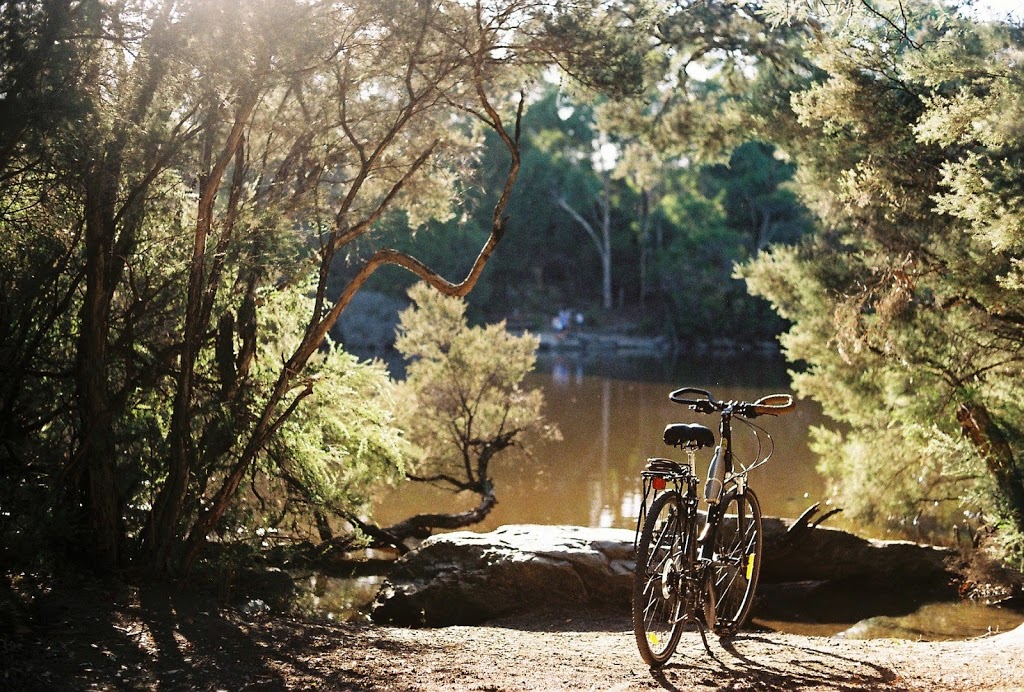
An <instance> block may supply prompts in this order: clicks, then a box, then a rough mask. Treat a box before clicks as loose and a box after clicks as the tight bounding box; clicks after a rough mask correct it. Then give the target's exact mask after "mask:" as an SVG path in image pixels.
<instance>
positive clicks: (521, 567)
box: [372, 518, 957, 626]
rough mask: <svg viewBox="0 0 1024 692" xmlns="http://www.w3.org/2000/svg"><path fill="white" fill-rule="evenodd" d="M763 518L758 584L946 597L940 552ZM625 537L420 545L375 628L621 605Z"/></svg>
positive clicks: (569, 533) (625, 603)
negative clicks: (811, 585) (835, 586)
mask: <svg viewBox="0 0 1024 692" xmlns="http://www.w3.org/2000/svg"><path fill="white" fill-rule="evenodd" d="M791 526H792V522H788V521H785V520H782V519H771V518H766V519H765V525H764V536H765V539H764V540H765V544H764V558H763V563H762V572H761V574H762V581H763V582H765V583H772V582H775V583H779V582H805V583H806V582H828V583H833V584H841V585H845V586H846V587H848V588H852V589H854V590H857V589H860V590H865V591H866V590H872V589H874V590H877V589H887V590H890V591H892V590H900V589H912V590H914V591H915V592H916V593H918V594H919V595H920V594H921V593H922V592H924V591H928V592H931V593H934V594H935V596H936V597H943V596H945V597H949V596H952V595H954V594H955V591H954V590H953V589H954V587H953V586H952V583H953V581H954V580H955V578H956V576H957V575H956V574H955V573H954V571H953V569H952V567H951V566H949V563H950V561H951V560H950V558H951V557H952V556H953V554H952V552H951V551H949V550H948V549H943V548H934V547H931V546H920V545H916V544H914V543H909V542H905V541H872V540H867V539H864V538H861V537H858V536H855V535H853V534H850V533H847V532H845V531H840V530H837V529H827V528H821V527H814V528H810V527H807V526H800V527H798V529H797V530H793V531H790V530H789V529H790V527H791ZM633 568H634V554H633V531H631V530H628V529H599V528H585V527H580V526H541V525H511V526H503V527H501V528H499V529H497V530H495V531H492V532H490V533H473V532H470V531H460V532H456V533H448V534H442V535H439V536H435V537H433V538H430V539H428V540H426V541H424V542H423V544H422V545H421V546H420V547H419V548H417V549H416V550H414V551H412V552H410V553H409V554H407V555H406V556H404V557H402V558H401V559H400V560H399V561H398V562H397V563H396V565H395V568H394V570H393V571H392V573H391V575H390V576H389V578H388V580H387V581H386V582H385V583H384V585H383V586H382V587H381V590H380V592H379V593H378V595H377V598H376V600H375V602H374V605H373V610H372V617H373V619H374V620H375V621H377V622H385V623H392V624H400V625H431V626H435V625H453V624H476V623H479V622H482V621H484V620H488V619H491V618H495V617H501V616H506V615H511V614H515V613H520V612H525V611H528V610H531V609H537V608H548V607H558V608H595V607H599V608H615V609H628V608H629V603H630V599H631V594H632V584H633Z"/></svg>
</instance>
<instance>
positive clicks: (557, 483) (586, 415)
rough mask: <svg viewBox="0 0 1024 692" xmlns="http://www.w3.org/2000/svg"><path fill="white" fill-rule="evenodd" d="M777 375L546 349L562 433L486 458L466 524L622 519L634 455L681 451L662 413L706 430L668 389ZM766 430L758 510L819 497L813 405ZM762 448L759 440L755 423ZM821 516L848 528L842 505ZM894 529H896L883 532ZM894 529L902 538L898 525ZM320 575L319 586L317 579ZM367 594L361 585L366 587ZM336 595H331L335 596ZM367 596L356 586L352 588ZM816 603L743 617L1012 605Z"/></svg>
mask: <svg viewBox="0 0 1024 692" xmlns="http://www.w3.org/2000/svg"><path fill="white" fill-rule="evenodd" d="M788 381H789V378H788V376H787V374H786V369H785V364H784V363H783V362H782V361H781V360H766V359H756V358H750V359H735V360H730V361H717V362H716V361H710V362H709V361H707V360H702V361H701V362H700V363H699V364H696V363H695V361H694V360H691V359H685V358H681V359H678V360H672V359H665V358H647V359H630V360H623V359H605V360H585V359H582V358H571V357H565V356H547V357H543V358H541V359H540V360H539V362H538V368H537V372H536V373H535V374H533V375H531V377H530V378H529V381H528V382H527V386H530V387H540V388H542V389H543V390H544V395H545V400H546V415H547V417H548V419H549V420H550V421H551V422H553V423H555V424H556V425H557V426H558V428H559V429H560V431H561V433H562V439H561V440H560V441H557V442H545V443H541V444H535V445H533V447H532V450H531V454H530V455H529V456H520V457H519V458H515V459H511V458H506V459H504V460H499V461H498V462H496V463H495V465H494V468H493V476H494V481H495V486H496V491H497V496H498V504H497V506H496V507H495V508H494V510H493V511H492V512H491V514H490V515H489V516H488V517H487V519H486V520H485V521H484V522H482V523H481V524H478V525H475V526H473V527H471V530H473V531H490V530H492V529H495V528H497V527H498V526H501V525H504V524H524V523H531V524H572V525H581V526H600V527H616V528H626V529H632V528H634V527H635V522H636V516H637V511H638V509H639V503H640V499H641V489H640V471H641V469H642V468H643V466H644V464H645V462H646V459H647V458H648V457H652V456H667V457H669V458H674V459H679V460H685V454H684V453H682V452H681V451H680V450H678V449H673V448H670V447H666V446H665V445H664V443H663V442H662V433H663V431H664V428H665V425H666V424H667V423H675V422H700V423H704V424H706V425H708V426H709V427H710V428H712V430H714V431H715V432H716V439H717V423H718V418H717V416H703V415H699V414H696V413H694V412H692V411H690V410H688V409H687V408H686V407H684V406H681V405H679V404H674V403H672V402H670V401H669V400H668V393H669V392H670V391H671V390H672V389H675V388H678V387H683V386H694V387H700V388H702V389H707V390H709V391H710V392H711V393H712V394H713V395H714V396H715V397H716V398H718V399H722V400H730V399H740V400H746V401H753V400H755V399H757V398H759V397H761V396H764V395H766V394H774V393H787V392H788V391H789V390H788V388H787V384H788ZM739 421H740V419H739V418H736V419H734V424H733V447H734V451H735V454H736V457H737V459H739V460H741V461H749V460H752V459H753V458H755V456H756V455H757V452H758V447H757V438H755V436H754V435H753V433H752V431H751V430H750V429H749V428H747V427H745V426H744V425H743V424H742V423H741V422H739ZM754 422H756V423H757V424H758V425H759V426H761V427H762V428H764V430H765V431H767V433H769V434H770V436H771V438H772V439H773V440H774V445H775V447H774V453H773V454H772V456H771V459H770V460H769V461H768V463H767V464H765V465H764V466H762V467H761V468H759V469H756V470H754V471H753V472H751V474H750V486H751V487H752V488H754V489H755V490H756V492H757V494H758V498H759V499H760V501H761V507H762V511H763V512H764V513H765V514H766V515H769V516H782V517H796V516H799V515H800V514H801V513H802V512H803V511H804V510H805V509H806V508H807V507H808V506H810V505H811V504H813V503H815V502H819V501H820V502H821V503H822V506H823V508H824V506H825V505H827V504H828V502H829V500H828V492H827V487H826V482H825V480H824V479H823V478H822V477H821V476H820V475H819V474H818V473H817V471H816V469H815V464H816V462H817V460H816V457H815V456H814V455H813V454H812V453H811V451H810V449H809V448H808V435H809V429H810V428H811V427H812V426H815V425H820V424H823V423H825V422H826V419H825V417H824V416H823V414H822V412H821V409H820V408H819V407H818V406H817V405H816V404H815V403H814V402H810V401H804V400H799V401H798V402H797V408H796V410H795V411H793V412H792V413H789V414H786V415H783V416H779V417H777V418H776V417H771V416H762V417H760V418H758V419H756V421H754ZM760 439H761V444H762V448H761V450H762V454H764V453H767V452H768V451H769V450H771V442H769V441H768V437H767V436H766V435H765V433H763V432H762V433H761V438H760ZM710 456H711V452H710V450H702V452H700V453H698V457H697V472H698V474H699V475H700V476H701V477H704V476H706V474H707V466H708V463H709V462H710ZM476 499H477V498H476V496H475V495H470V494H463V495H462V496H458V495H452V494H451V493H450V492H446V491H442V490H439V489H435V488H432V487H429V486H425V485H419V484H406V485H404V486H402V488H401V491H400V492H395V493H390V494H388V495H386V496H385V497H383V498H381V500H380V501H379V502H378V504H377V507H376V509H375V512H374V519H375V520H376V521H377V522H379V523H381V524H385V525H386V524H388V523H392V522H395V521H399V520H401V519H405V518H406V517H409V516H411V515H413V514H416V513H420V512H437V511H451V512H454V511H462V510H466V509H470V508H472V507H473V506H474V505H475V500H476ZM828 525H830V526H835V527H837V528H844V529H855V530H856V531H857V532H858V533H861V534H864V528H863V527H856V526H849V525H847V524H845V522H844V519H843V517H842V515H839V516H838V517H835V518H832V519H829V522H828ZM889 537H896V536H891V535H890V536H889ZM906 538H914V537H913V536H906ZM322 588H323V586H322V585H321V589H322ZM351 588H355V590H356V592H358V593H357V594H356V596H355V597H356V598H358V597H359V594H361V593H362V592H361V591H360V590H359V589H360V588H362V589H363V590H367V589H372V588H375V584H370V585H369V586H367V585H359V584H348V585H347V586H346V589H345V590H342V591H335V590H334V589H327V591H328V592H329V593H330V594H331V595H332V596H333V597H335V598H337V597H340V596H343V597H344V598H345V599H352V598H353V595H352V593H351ZM368 593H369V592H368ZM339 595H340V596H339ZM362 595H363V596H364V597H367V598H369V597H370V596H369V595H367V594H362ZM828 610H829V609H828V608H827V607H826V608H825V609H824V611H822V612H816V613H815V614H814V617H813V620H812V621H808V620H806V619H804V620H803V621H801V618H799V617H797V616H796V613H795V612H794V613H790V615H791V616H792V617H788V618H785V619H781V620H780V619H777V618H770V619H769V617H767V616H764V615H763V616H761V617H758V613H756V612H755V622H758V623H759V624H761V625H763V626H768V627H771V628H773V629H779V630H783V631H788V632H792V633H798V634H814V635H827V634H837V633H840V632H843V634H844V636H850V637H857V638H871V637H884V636H898V637H899V636H903V637H907V638H911V639H916V638H927V639H945V638H963V637H966V636H975V635H981V634H985V633H986V632H988V631H993V630H995V631H999V630H1005V629H1010V628H1012V627H1015V626H1016V625H1018V624H1020V622H1021V620H1024V616H1022V615H1021V614H1020V613H1016V612H1012V611H1004V610H1001V609H998V608H987V607H985V606H971V605H967V604H960V603H953V604H930V605H925V606H924V607H922V608H921V609H920V610H918V611H916V612H912V613H909V614H905V615H903V616H901V617H882V618H872V619H871V620H865V621H861V622H857V621H856V620H846V619H844V618H841V617H840V618H837V617H833V616H835V615H836V614H835V613H829V612H827V611H828Z"/></svg>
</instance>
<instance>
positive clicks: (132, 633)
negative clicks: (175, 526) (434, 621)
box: [0, 584, 407, 690]
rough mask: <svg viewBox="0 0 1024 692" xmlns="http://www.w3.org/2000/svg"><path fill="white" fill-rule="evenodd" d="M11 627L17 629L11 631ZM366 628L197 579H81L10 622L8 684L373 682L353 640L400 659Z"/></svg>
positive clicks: (1, 683)
mask: <svg viewBox="0 0 1024 692" xmlns="http://www.w3.org/2000/svg"><path fill="white" fill-rule="evenodd" d="M4 630H7V631H4ZM364 630H366V628H364V627H362V626H360V625H355V624H345V623H338V624H335V623H329V622H325V623H317V622H311V621H309V620H304V619H301V618H290V617H288V616H286V615H282V614H280V613H276V614H272V615H270V614H267V613H266V612H265V610H263V609H260V608H257V609H252V608H226V607H223V606H222V605H221V604H220V603H218V600H217V598H216V597H214V596H212V595H209V594H205V593H202V592H200V591H198V590H195V589H191V588H189V587H182V586H177V585H164V584H158V585H146V586H141V587H132V586H119V587H111V586H109V585H102V584H96V585H86V586H83V585H76V586H74V587H73V588H63V587H62V588H60V589H54V590H53V591H52V592H51V594H50V595H49V596H48V597H46V598H41V599H39V600H38V601H37V602H36V603H35V604H34V606H33V608H32V614H31V617H29V618H27V619H26V622H25V624H24V625H20V626H19V627H18V628H17V631H11V630H10V629H8V628H0V645H2V650H3V652H4V653H5V654H9V655H6V656H5V657H4V659H5V660H4V661H3V662H2V663H0V689H4V690H6V689H17V690H58V689H59V690H85V689H150V690H193V689H208V690H215V689H227V690H235V689H247V690H281V689H309V688H316V687H320V688H326V689H354V690H359V689H371V688H372V687H370V686H367V685H369V683H368V681H365V680H361V679H360V678H359V676H357V675H356V674H355V673H354V672H351V671H348V670H346V669H345V668H344V666H339V665H338V658H337V651H338V650H339V649H343V648H344V647H345V646H346V643H353V642H354V643H357V645H358V648H360V649H362V650H367V649H374V650H376V649H380V651H379V654H380V655H382V656H389V657H395V658H399V657H400V656H401V655H402V653H403V651H404V652H406V653H407V649H402V650H399V646H398V645H397V644H395V643H393V642H387V641H382V642H374V641H370V642H367V641H366V640H367V639H369V637H367V635H366V631H364Z"/></svg>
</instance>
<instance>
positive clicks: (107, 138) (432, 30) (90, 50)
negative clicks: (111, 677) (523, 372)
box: [0, 0, 606, 572]
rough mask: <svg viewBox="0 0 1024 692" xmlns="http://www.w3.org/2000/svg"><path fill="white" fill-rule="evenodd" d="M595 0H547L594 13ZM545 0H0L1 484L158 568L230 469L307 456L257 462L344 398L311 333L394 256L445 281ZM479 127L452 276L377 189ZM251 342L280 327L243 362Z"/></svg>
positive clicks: (318, 332) (501, 218)
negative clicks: (307, 411)
mask: <svg viewBox="0 0 1024 692" xmlns="http://www.w3.org/2000/svg"><path fill="white" fill-rule="evenodd" d="M597 4H599V3H595V2H579V3H568V4H565V5H564V6H560V7H561V8H562V10H564V11H571V12H574V13H577V14H580V16H581V17H582V16H591V17H593V18H594V19H593V21H595V22H598V21H603V19H602V18H604V17H605V16H606V13H605V12H603V11H596V12H590V13H589V15H588V14H587V12H589V11H590V10H591V9H594V7H593V6H595V5H597ZM584 6H586V7H584ZM584 10H586V12H584ZM559 11H561V10H559V9H557V8H556V9H552V8H550V7H548V6H547V5H546V4H545V3H535V2H531V1H528V0H494V1H493V2H492V1H490V0H488V1H486V2H485V1H484V0H480V1H479V2H474V3H464V2H448V1H447V0H436V1H435V2H418V1H417V2H413V1H411V0H410V1H408V2H406V1H405V0H396V1H394V2H388V3H380V2H376V1H373V2H370V1H364V0H353V1H351V2H345V3H340V4H338V3H318V2H313V3H305V2H301V3H288V2H283V3H282V2H276V1H275V2H265V3H255V4H254V3H221V2H209V1H208V0H194V1H188V2H183V3H179V2H175V1H173V0H169V1H168V2H164V3H158V4H153V3H131V2H129V3H118V4H113V5H111V4H109V3H85V4H78V5H74V4H67V3H61V2H38V3H31V2H21V3H13V4H12V3H8V4H7V5H5V6H4V8H3V10H2V12H0V15H2V16H3V19H4V22H5V24H4V25H3V27H2V28H3V35H2V36H0V39H2V41H0V45H2V47H3V50H4V51H5V54H4V58H5V59H4V60H3V61H0V64H2V65H3V67H2V68H0V80H2V85H3V87H4V89H5V92H4V93H5V96H9V97H10V98H9V99H3V101H4V103H3V107H4V108H5V109H8V111H9V112H11V113H13V114H14V115H12V116H11V120H7V121H5V122H4V129H3V131H2V132H0V139H2V141H0V149H2V152H0V155H2V158H0V200H2V201H3V204H4V205H5V207H4V211H5V213H4V215H3V218H2V219H0V223H2V224H3V230H4V233H5V237H8V235H9V236H10V237H12V238H16V242H15V243H13V244H12V245H11V247H10V248H9V250H8V248H7V247H5V251H4V254H3V257H2V261H3V267H2V268H3V271H4V275H3V277H2V279H3V283H4V286H5V287H7V286H9V287H10V288H12V290H13V293H12V294H11V296H10V298H8V297H7V296H4V298H3V300H4V312H3V314H2V315H0V317H2V320H3V324H2V329H0V339H2V342H0V354H2V356H3V359H4V363H5V365H6V364H8V363H10V364H11V366H12V368H11V370H10V371H9V372H10V373H11V378H10V380H9V381H8V382H5V383H4V386H3V389H2V391H0V395H2V396H3V402H2V404H3V406H4V407H5V410H7V411H10V412H12V413H13V414H14V415H13V416H12V418H11V419H10V420H11V423H10V424H8V423H6V422H5V423H3V424H0V432H2V433H3V435H4V437H3V439H2V440H0V449H2V450H3V452H2V454H3V457H2V458H3V460H4V466H3V473H4V477H5V479H6V478H12V479H14V482H13V483H11V484H9V487H10V490H9V493H10V496H13V497H18V496H19V495H20V494H23V492H31V493H32V497H34V498H37V499H39V498H42V499H43V501H39V502H31V501H27V500H24V501H19V504H18V506H19V507H22V508H23V509H30V508H31V505H33V504H35V505H37V506H42V505H43V504H44V501H45V500H46V499H47V498H53V497H56V498H58V500H57V505H56V507H55V510H54V512H53V514H52V518H53V519H54V521H53V523H52V526H54V527H57V526H58V525H60V526H67V527H69V529H68V530H69V532H70V533H71V534H72V536H70V540H69V543H71V544H75V545H78V546H83V547H86V546H87V547H86V548H85V550H86V551H88V552H89V562H91V563H98V564H101V565H102V566H103V567H105V568H107V569H112V568H114V567H116V566H119V565H122V566H123V565H131V564H137V565H146V566H148V567H150V568H152V569H154V570H155V571H158V572H163V571H178V570H179V569H182V568H185V567H187V566H188V565H190V564H191V563H193V562H194V561H195V559H196V558H197V556H198V555H199V554H200V551H201V550H202V548H203V547H204V546H205V545H206V543H207V537H208V536H209V535H211V534H212V533H213V532H223V531H224V529H225V528H226V527H225V519H226V517H229V515H231V512H233V511H234V509H236V508H237V507H238V506H239V505H240V504H245V502H243V500H242V498H241V495H243V494H244V493H245V491H244V489H243V483H244V481H245V480H246V479H250V480H251V481H252V480H253V479H255V478H257V477H258V478H260V479H261V480H267V479H266V477H265V476H264V475H263V474H266V473H278V474H279V475H278V476H276V477H275V478H276V479H277V480H282V479H284V478H285V477H286V476H287V475H288V474H290V477H291V478H293V479H301V478H302V477H303V476H302V475H301V474H298V473H296V472H294V469H293V468H292V467H290V466H288V465H287V463H285V464H276V465H275V464H266V463H265V462H266V461H267V460H268V455H270V454H271V453H274V450H277V452H280V450H281V449H286V448H287V446H284V447H282V445H281V439H280V438H281V436H282V435H285V434H286V433H288V432H289V431H290V430H292V428H291V423H290V421H292V420H293V419H295V420H297V418H295V417H296V416H298V417H299V418H301V417H302V415H303V414H301V413H300V410H301V409H303V407H305V406H310V407H312V408H314V409H318V410H320V411H321V412H323V414H324V415H338V414H336V413H332V412H331V411H332V409H331V408H330V407H327V406H323V405H322V404H317V403H316V402H317V401H318V400H319V399H318V396H317V387H318V386H321V384H320V383H321V382H326V381H336V380H337V378H338V377H340V376H341V375H340V374H339V372H340V370H339V368H341V366H340V365H337V363H338V362H340V361H337V357H333V359H330V358H329V359H328V361H327V363H325V362H323V361H322V351H321V349H322V348H324V343H325V336H326V334H327V333H328V331H329V330H330V327H331V325H332V324H333V323H334V322H335V321H336V320H337V318H338V315H339V314H340V313H341V312H342V311H344V310H345V308H346V306H347V305H348V304H349V301H351V299H352V296H353V295H354V294H355V292H356V291H358V290H359V289H360V287H362V286H363V285H364V284H365V282H366V281H367V280H368V279H369V278H370V277H371V276H372V275H373V274H374V273H375V272H376V271H377V270H378V269H379V268H381V267H383V266H385V265H395V266H398V267H401V268H402V269H404V270H407V271H408V272H410V273H412V274H413V275H416V276H418V277H419V278H421V279H423V280H425V281H427V282H428V283H430V284H431V285H432V286H433V287H434V288H435V289H436V290H439V291H441V292H444V293H448V294H452V295H465V294H466V293H467V292H468V291H469V290H471V289H472V287H473V286H474V285H475V284H476V282H477V281H478V279H479V277H480V275H481V272H482V270H483V267H484V266H485V264H486V263H487V262H488V260H489V258H490V257H491V255H492V253H493V252H494V249H495V247H496V246H497V245H498V243H499V242H500V241H501V239H502V238H503V236H504V235H505V230H506V218H505V209H506V207H507V204H508V200H509V196H510V194H511V189H512V184H513V181H514V180H515V179H516V177H517V173H518V169H519V165H520V159H519V156H520V153H519V136H520V134H519V120H520V116H521V114H522V107H523V97H522V92H523V88H524V85H526V84H528V83H529V82H530V81H531V80H532V79H534V78H535V76H536V75H537V74H538V73H539V71H540V70H542V69H543V67H544V66H545V65H547V64H550V63H551V62H553V61H556V60H558V59H559V58H558V57H557V55H556V54H558V53H559V52H560V51H563V49H565V48H568V46H567V45H564V44H563V45H557V44H555V43H554V42H553V40H552V31H554V29H555V28H557V26H558V22H559V15H558V12H559ZM36 32H38V35H39V36H41V37H43V38H44V39H45V40H47V41H48V40H49V38H53V43H52V45H51V44H49V43H39V42H38V39H37V38H36V36H35V33H36ZM22 39H27V40H25V41H22ZM36 116H39V117H36ZM43 116H45V117H43ZM485 132H487V133H490V134H491V137H490V138H487V137H485V135H484V133H485ZM484 145H490V146H494V147H497V148H500V149H501V150H502V151H503V152H504V153H503V158H502V159H501V161H500V165H499V166H498V168H499V172H498V173H497V174H496V180H494V181H491V182H492V183H493V188H494V189H493V190H492V196H491V197H489V198H488V204H489V209H490V214H489V218H488V219H487V222H486V224H485V225H484V226H483V231H484V233H483V237H481V238H480V244H479V245H477V246H475V247H473V248H472V252H471V256H470V257H469V258H468V260H469V261H468V262H467V266H466V267H465V268H464V273H462V274H461V276H462V278H461V280H451V281H449V280H448V279H446V278H445V277H444V276H442V275H441V274H440V273H438V272H437V271H435V270H434V269H432V268H431V267H430V266H429V265H428V264H426V263H424V262H423V261H421V260H420V259H418V258H417V257H415V256H414V255H411V254H409V253H407V252H402V251H400V250H395V249H392V248H388V247H382V246H379V245H376V244H375V242H374V239H373V236H374V234H375V232H376V230H377V229H378V228H379V227H380V226H381V225H383V224H385V223H387V222H388V219H389V215H391V214H399V213H400V214H404V215H405V216H406V217H407V219H408V220H409V223H410V225H411V227H412V228H413V229H415V228H417V227H419V226H420V225H423V224H425V223H426V222H427V221H428V220H430V219H438V218H446V217H449V216H452V215H454V213H455V211H456V210H457V209H458V193H460V192H461V191H463V190H465V189H470V188H472V187H473V186H474V185H476V184H479V178H478V177H477V171H476V169H475V167H474V165H473V164H474V163H476V161H477V156H478V153H479V151H480V148H481V147H482V146H484ZM18 248H23V249H27V248H32V250H31V251H30V252H27V253H26V252H20V251H18ZM341 265H344V267H345V268H344V269H343V270H342V271H341V272H340V276H341V277H342V279H343V282H342V283H343V285H342V287H341V288H340V290H339V292H338V293H337V294H336V295H335V294H331V295H328V292H327V284H328V278H329V276H332V275H333V276H338V275H339V274H334V273H333V272H335V270H336V269H337V268H338V267H339V266H341ZM275 291H278V292H285V293H293V292H298V293H301V294H305V293H306V292H307V291H309V292H310V295H311V300H310V302H308V303H304V302H302V301H298V302H294V303H290V304H291V305H292V308H293V309H296V310H303V311H304V313H305V314H304V316H303V317H304V319H302V320H301V321H300V322H299V324H301V327H300V328H299V334H284V333H282V332H280V331H276V330H281V329H285V326H284V325H288V326H287V328H288V329H292V328H295V324H296V323H295V322H288V321H280V320H268V319H266V318H267V314H266V313H267V311H268V310H270V309H271V307H270V306H271V305H274V304H279V303H276V302H275V301H274V300H272V299H271V296H272V295H274V294H273V292H275ZM285 302H287V301H285ZM269 343H276V344H288V345H289V348H290V350H288V351H282V352H279V353H278V354H277V355H276V356H275V359H274V361H273V363H268V362H261V361H260V357H261V356H260V354H261V353H265V348H264V347H265V346H266V345H267V344H269ZM328 373H329V376H328ZM274 469H277V471H276V472H275V471H274ZM258 485H259V484H258V483H257V484H255V486H253V484H252V483H250V486H253V487H258ZM26 489H27V490H26ZM4 492H5V493H7V492H8V491H7V490H5V491H4ZM296 493H298V495H301V492H300V491H299V490H296ZM298 495H297V496H298ZM246 499H247V500H248V499H251V498H248V497H247V498H246ZM358 505H359V503H358V502H355V503H353V508H356V507H358ZM12 521H17V522H20V523H19V526H30V525H32V524H33V522H32V521H31V520H30V518H29V517H28V515H23V514H19V515H18V517H17V518H16V519H12Z"/></svg>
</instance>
